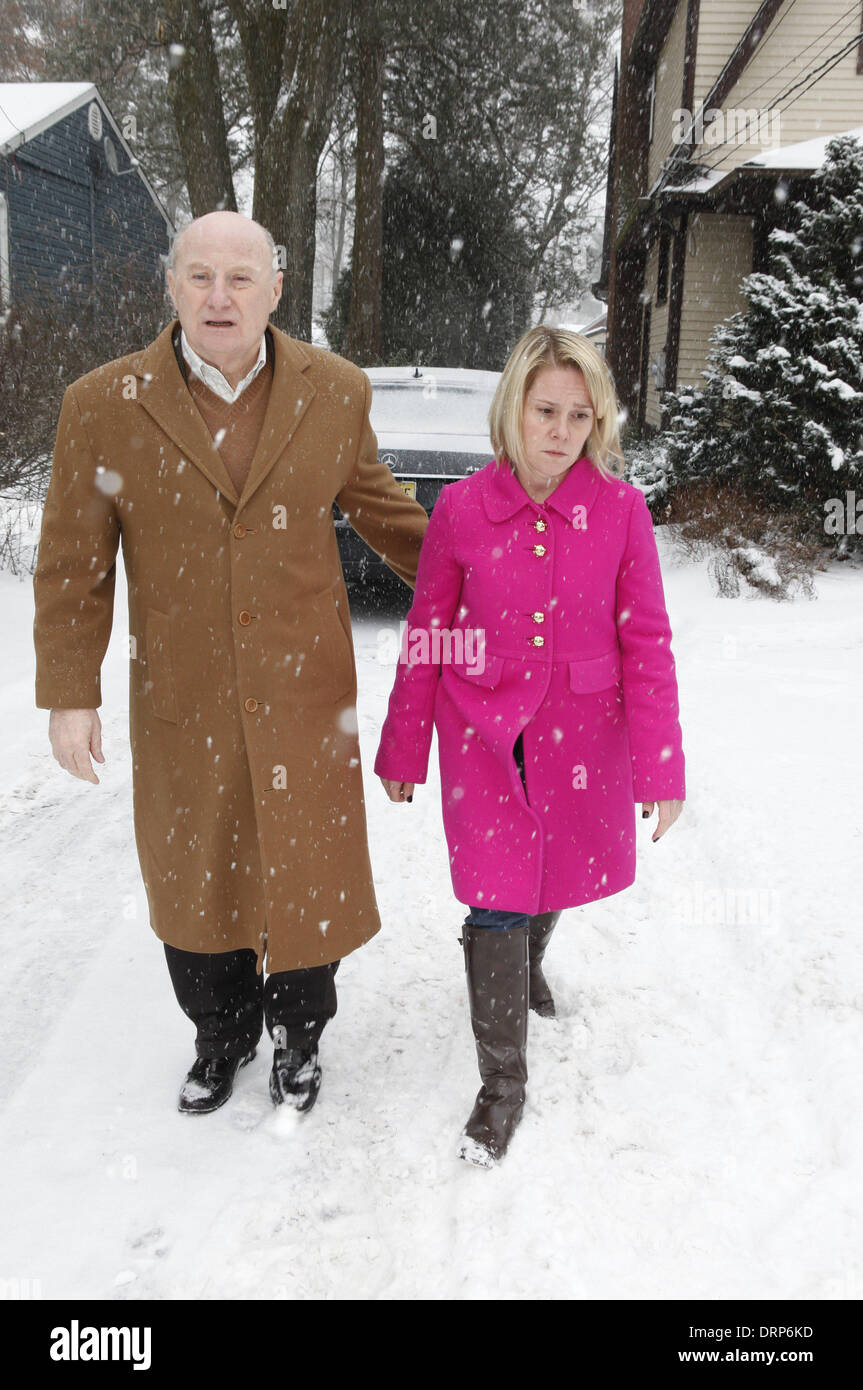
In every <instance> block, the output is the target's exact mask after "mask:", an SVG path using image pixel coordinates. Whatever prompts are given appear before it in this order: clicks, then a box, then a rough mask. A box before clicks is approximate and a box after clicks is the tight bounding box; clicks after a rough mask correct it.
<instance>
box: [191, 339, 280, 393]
mask: <svg viewBox="0 0 863 1390" xmlns="http://www.w3.org/2000/svg"><path fill="white" fill-rule="evenodd" d="M180 346H181V348H182V349H183V356H184V357H185V359H186V361H187V362H188V364H189V366H190V367H191V369H192V371H193V372H194V373H195V376H197V377H200V378H201V381H203V383H204V385H205V386H208V387H209V388H210V390H211V391H213V392H214V393H215V395H217V396H218V397H219V398H220V399H221V400H223V401H226V402H227V403H228V405H233V404H234V401H236V400H238V399H239V397H240V396H241V395H242V394H243V392H244V391H245V389H246V387H247V386H251V384H252V382H253V381H254V379H255V377H256V376H257V375H258V372H259V371H260V370H261V369H262V367H264V365H265V364H266V361H267V335H266V333H264V335H263V337H262V338H261V346H260V347H259V349H258V360H257V362H256V363H255V365H254V367H253V368H252V370H251V371H250V372H249V373H248V375H247V376H244V377H243V379H242V381H240V382H238V383H237V385H236V386H232V385H231V383H230V382H229V381H227V380H226V378H225V377H223V376H222V373H221V372H220V371H219V369H218V367H214V366H213V365H212V364H211V363H210V362H205V361H204V359H203V357H199V356H198V354H197V353H196V351H195V349H194V348H193V347H192V345H191V343H190V342H189V340H188V338H187V337H186V334H185V332H184V331H181V333H180Z"/></svg>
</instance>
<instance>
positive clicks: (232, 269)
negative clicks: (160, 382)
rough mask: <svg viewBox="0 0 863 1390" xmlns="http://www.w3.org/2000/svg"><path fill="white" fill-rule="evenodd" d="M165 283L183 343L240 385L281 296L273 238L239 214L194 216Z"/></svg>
mask: <svg viewBox="0 0 863 1390" xmlns="http://www.w3.org/2000/svg"><path fill="white" fill-rule="evenodd" d="M167 278H168V290H169V293H170V295H171V298H172V300H173V301H174V306H175V308H176V310H177V315H178V317H179V320H180V323H181V324H182V327H183V332H184V333H185V335H186V338H187V339H188V341H189V342H190V343H191V345H192V347H193V348H194V349H195V351H196V352H197V353H198V355H199V356H200V357H202V358H203V359H204V361H205V362H210V363H212V365H213V366H214V367H218V368H219V371H220V372H222V374H223V375H224V376H225V377H226V378H227V379H228V381H229V382H231V384H232V385H236V383H237V382H238V381H240V380H242V378H243V377H244V376H245V375H246V372H248V371H249V370H250V369H251V367H252V366H253V365H254V362H255V359H256V357H257V354H258V349H259V348H260V345H261V338H262V337H263V334H264V331H265V329H266V327H267V321H268V319H269V317H270V314H271V313H272V312H273V310H274V309H275V307H276V305H277V304H278V302H279V299H280V298H281V294H282V272H281V271H280V270H279V269H278V268H277V266H276V256H275V246H274V245H273V238H272V237H271V236H270V233H269V232H268V231H267V230H266V228H265V227H262V226H260V224H259V223H257V222H253V221H252V219H251V218H250V217H243V216H241V214H240V213H238V212H208V213H206V215H205V216H204V217H196V218H195V220H194V222H190V223H189V224H188V226H186V227H183V229H182V230H181V231H180V232H178V233H177V235H176V236H175V238H174V242H173V245H172V247H171V254H170V257H169V259H168V271H167Z"/></svg>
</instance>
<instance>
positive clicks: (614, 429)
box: [488, 323, 624, 478]
mask: <svg viewBox="0 0 863 1390" xmlns="http://www.w3.org/2000/svg"><path fill="white" fill-rule="evenodd" d="M542 367H575V368H577V370H578V371H580V372H581V374H582V376H583V377H584V383H585V386H586V387H587V393H588V395H589V397H590V403H591V405H592V407H593V426H592V428H591V431H590V434H589V435H588V438H587V441H586V443H585V446H584V451H583V452H584V453H585V454H588V455H589V456H590V458H591V459H592V461H593V463H594V465H595V466H596V468H598V469H599V472H600V473H602V475H603V476H604V477H606V478H619V477H620V476H621V474H622V472H623V468H624V459H623V454H622V453H621V449H620V427H619V423H618V414H619V411H620V405H619V402H618V399H617V392H616V390H615V386H614V378H613V377H612V375H611V370H610V368H609V366H608V363H607V362H606V361H605V358H604V357H603V356H602V354H601V353H600V352H599V351H598V350H597V349H596V348H595V347H594V345H593V343H592V342H591V341H590V339H589V338H584V337H582V335H581V334H580V333H571V332H569V331H568V330H567V329H565V328H550V327H549V326H548V324H544V323H541V324H538V325H537V326H536V327H535V328H529V329H528V330H527V332H526V333H523V334H522V336H521V337H520V338H519V340H518V342H517V343H516V345H515V347H514V348H513V350H512V352H511V353H510V355H509V358H508V359H507V363H506V366H505V367H504V369H503V373H502V375H501V378H500V381H499V382H498V384H497V389H496V391H495V393H494V396H493V398H492V402H491V406H490V408H489V415H488V419H489V433H490V435H491V443H492V448H493V449H494V455H495V458H496V459H498V461H503V460H506V461H507V462H508V463H509V464H510V465H511V466H514V465H515V464H518V465H519V466H520V467H522V468H523V467H524V464H525V454H524V435H523V432H522V418H523V415H524V403H525V400H526V398H527V393H528V391H529V390H530V387H531V385H532V383H533V380H534V378H535V377H536V374H537V372H539V370H540V368H542Z"/></svg>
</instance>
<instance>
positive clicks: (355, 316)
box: [345, 0, 386, 366]
mask: <svg viewBox="0 0 863 1390" xmlns="http://www.w3.org/2000/svg"><path fill="white" fill-rule="evenodd" d="M385 58H386V45H385V41H384V36H383V31H382V28H381V25H380V20H379V15H378V5H377V0H362V4H361V9H360V13H359V17H358V30H357V64H356V66H357V91H356V102H357V156H356V187H355V194H354V245H353V256H352V261H351V302H350V309H349V317H348V332H347V346H346V349H345V350H346V354H347V356H348V357H350V358H351V359H352V360H353V361H355V362H360V363H365V364H366V365H367V366H374V365H375V364H378V363H380V361H381V353H382V346H383V344H382V339H381V276H382V266H383V208H382V189H383V176H384V109H383V108H384V60H385Z"/></svg>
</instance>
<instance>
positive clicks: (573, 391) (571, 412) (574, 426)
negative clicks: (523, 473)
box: [522, 367, 594, 484]
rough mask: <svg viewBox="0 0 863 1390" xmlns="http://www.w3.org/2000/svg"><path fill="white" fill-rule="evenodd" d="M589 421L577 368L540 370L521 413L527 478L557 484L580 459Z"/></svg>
mask: <svg viewBox="0 0 863 1390" xmlns="http://www.w3.org/2000/svg"><path fill="white" fill-rule="evenodd" d="M593 422H594V414H593V406H592V404H591V400H590V396H589V395H588V394H587V386H586V384H585V380H584V377H583V375H582V374H581V372H580V371H579V370H578V368H577V367H540V369H539V371H538V372H537V374H536V376H535V377H534V379H533V382H532V383H531V386H530V388H529V390H528V392H527V395H526V396H525V400H524V411H523V414H522V434H523V438H524V452H525V456H526V459H527V465H528V467H527V473H528V477H529V479H530V480H531V481H532V482H534V483H539V484H542V483H543V482H545V481H547V482H548V483H550V484H553V483H555V482H559V481H560V480H561V478H562V476H563V474H565V473H566V472H567V470H568V469H569V468H571V467H572V465H573V464H574V463H575V461H576V459H579V458H581V455H582V453H583V451H584V446H585V444H586V443H587V440H588V436H589V435H590V431H591V430H592V428H593Z"/></svg>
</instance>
